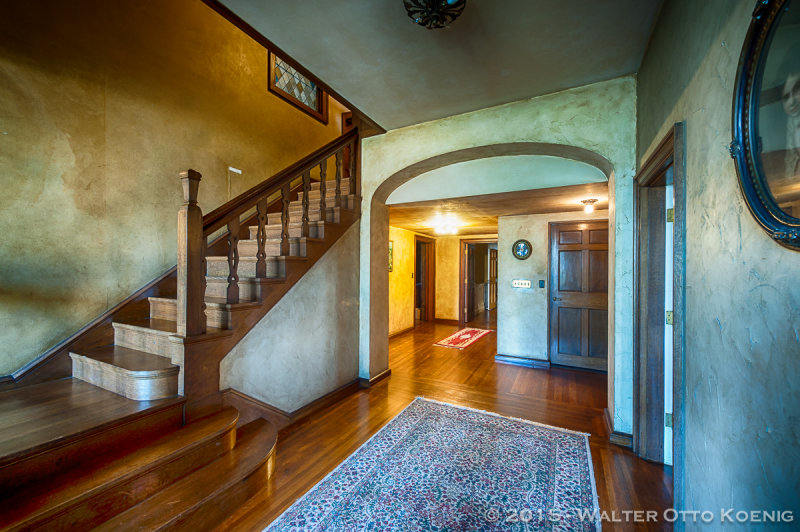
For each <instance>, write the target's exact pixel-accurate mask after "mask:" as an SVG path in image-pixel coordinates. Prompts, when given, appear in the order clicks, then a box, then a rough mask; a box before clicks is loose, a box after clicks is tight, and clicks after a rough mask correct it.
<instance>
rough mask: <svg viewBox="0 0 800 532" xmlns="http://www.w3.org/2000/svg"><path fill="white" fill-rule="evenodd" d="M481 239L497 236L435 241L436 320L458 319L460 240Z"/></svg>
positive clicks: (449, 238) (471, 236)
mask: <svg viewBox="0 0 800 532" xmlns="http://www.w3.org/2000/svg"><path fill="white" fill-rule="evenodd" d="M481 238H497V235H496V234H495V235H474V236H473V235H469V236H463V235H455V236H442V237H439V238H437V239H436V319H439V320H457V319H458V288H459V287H458V278H459V266H460V260H459V253H461V240H473V239H481Z"/></svg>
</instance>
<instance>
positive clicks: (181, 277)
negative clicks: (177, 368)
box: [176, 170, 206, 337]
mask: <svg viewBox="0 0 800 532" xmlns="http://www.w3.org/2000/svg"><path fill="white" fill-rule="evenodd" d="M180 178H181V182H182V185H183V205H182V206H181V208H180V210H179V211H178V267H177V275H178V303H177V305H178V308H177V318H176V319H177V334H178V336H183V337H187V336H195V335H198V334H203V333H205V332H206V312H205V309H206V304H205V291H206V237H205V235H204V234H203V212H202V211H201V210H200V207H199V206H198V205H197V191H198V189H199V187H200V178H201V175H200V172H197V171H195V170H187V171H186V172H182V173H181V174H180Z"/></svg>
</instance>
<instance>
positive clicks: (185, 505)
mask: <svg viewBox="0 0 800 532" xmlns="http://www.w3.org/2000/svg"><path fill="white" fill-rule="evenodd" d="M276 441H277V431H276V430H275V428H274V426H273V425H272V424H270V423H269V422H268V421H267V420H265V419H257V420H255V421H252V422H250V423H248V424H247V425H245V426H244V427H242V428H240V429H239V431H238V432H237V443H236V447H235V448H234V449H233V450H232V451H231V452H229V453H226V454H224V455H223V456H221V457H219V458H218V459H216V460H214V461H213V462H211V463H210V464H208V465H206V466H205V467H203V468H200V469H198V470H197V471H195V472H193V473H190V474H189V475H186V476H185V477H183V478H182V479H180V480H178V481H177V482H175V483H173V484H171V485H170V486H167V487H166V488H164V489H163V490H161V491H159V492H158V493H156V494H154V495H153V496H151V497H150V498H148V499H145V500H144V501H142V502H141V503H139V504H138V505H136V506H134V507H132V508H130V509H129V510H127V511H125V512H122V513H120V514H118V515H117V516H116V517H114V518H112V519H110V520H108V521H106V522H105V523H102V524H101V525H100V526H99V527H98V528H97V529H95V530H98V531H100V530H109V531H115V530H120V529H126V530H128V529H137V530H157V529H159V528H161V527H163V526H165V525H168V524H169V523H170V522H171V521H173V520H174V519H176V518H178V517H182V516H184V514H186V512H189V511H191V510H192V509H193V508H196V507H198V506H200V505H202V504H204V503H207V502H209V501H212V500H213V498H214V496H215V495H217V494H220V493H222V492H224V491H225V490H227V489H229V488H231V487H233V486H234V485H235V484H237V483H239V482H240V481H241V480H242V479H243V478H245V477H247V476H248V475H249V474H250V473H252V472H253V471H255V470H256V469H257V468H258V467H259V466H260V465H261V464H263V463H264V461H265V460H266V459H268V458H269V456H270V455H271V454H272V453H274V450H275V443H276Z"/></svg>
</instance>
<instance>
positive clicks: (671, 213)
mask: <svg viewBox="0 0 800 532" xmlns="http://www.w3.org/2000/svg"><path fill="white" fill-rule="evenodd" d="M667 221H668V222H674V221H675V209H667Z"/></svg>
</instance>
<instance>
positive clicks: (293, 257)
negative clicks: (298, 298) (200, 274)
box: [206, 238, 317, 280]
mask: <svg viewBox="0 0 800 532" xmlns="http://www.w3.org/2000/svg"><path fill="white" fill-rule="evenodd" d="M311 240H313V241H316V240H317V239H316V238H314V239H311ZM269 259H278V260H283V261H289V262H292V261H304V260H308V259H307V258H306V257H303V256H300V255H288V256H284V255H280V256H277V257H267V260H269ZM209 260H215V261H216V260H224V261H226V262H227V261H228V257H223V256H209V257H206V261H209ZM257 260H258V257H251V256H249V255H247V256H244V257H241V256H240V257H239V262H255V261H257ZM206 277H219V276H215V275H210V276H206ZM226 278H227V277H226ZM242 279H245V277H239V280H242ZM247 279H257V277H247ZM265 279H266V280H269V279H274V277H266V278H265Z"/></svg>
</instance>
